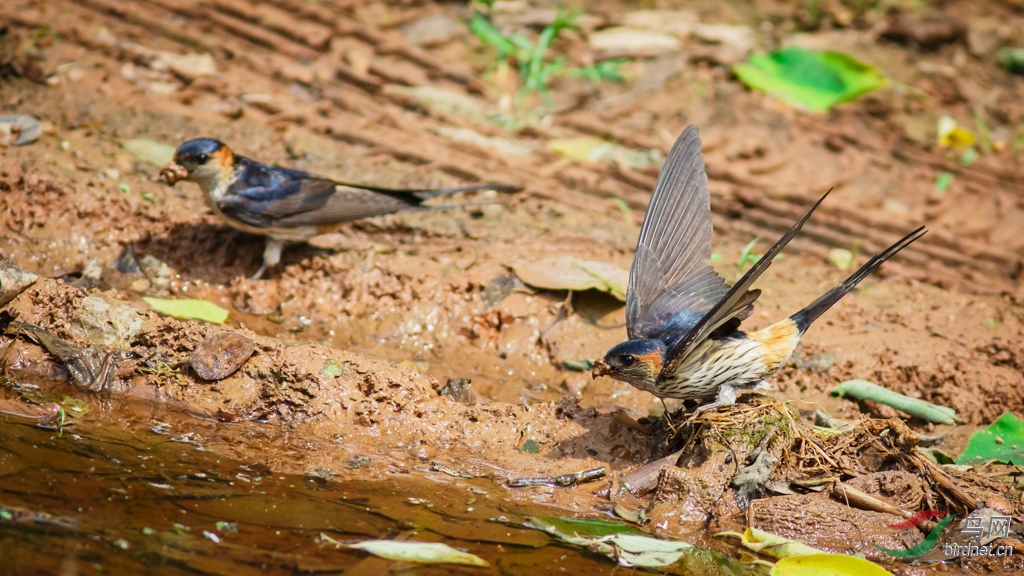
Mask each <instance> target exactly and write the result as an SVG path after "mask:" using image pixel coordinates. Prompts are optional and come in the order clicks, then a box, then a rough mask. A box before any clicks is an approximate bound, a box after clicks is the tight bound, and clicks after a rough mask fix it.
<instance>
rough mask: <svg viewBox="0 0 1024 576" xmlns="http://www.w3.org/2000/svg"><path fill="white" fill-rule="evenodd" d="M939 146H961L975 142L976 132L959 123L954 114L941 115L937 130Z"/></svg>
mask: <svg viewBox="0 0 1024 576" xmlns="http://www.w3.org/2000/svg"><path fill="white" fill-rule="evenodd" d="M936 131H937V132H938V135H939V146H944V147H946V148H960V147H963V146H970V145H971V144H974V134H972V133H970V132H969V131H967V130H965V129H963V128H961V127H960V126H958V125H957V123H956V120H954V119H953V117H952V116H940V117H939V120H938V127H937V130H936Z"/></svg>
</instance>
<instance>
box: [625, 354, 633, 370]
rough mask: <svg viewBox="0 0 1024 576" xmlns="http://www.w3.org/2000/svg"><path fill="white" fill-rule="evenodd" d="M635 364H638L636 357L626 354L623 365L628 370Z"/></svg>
mask: <svg viewBox="0 0 1024 576" xmlns="http://www.w3.org/2000/svg"><path fill="white" fill-rule="evenodd" d="M633 364H636V356H633V355H632V354H626V355H625V356H623V357H622V365H623V366H625V367H626V368H629V367H630V366H632V365H633Z"/></svg>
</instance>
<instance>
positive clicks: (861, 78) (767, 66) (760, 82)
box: [733, 46, 885, 111]
mask: <svg viewBox="0 0 1024 576" xmlns="http://www.w3.org/2000/svg"><path fill="white" fill-rule="evenodd" d="M733 72H734V73H735V74H736V76H737V77H739V79H740V80H741V81H742V82H743V83H744V84H746V85H747V86H749V87H750V88H753V89H755V90H759V91H761V92H765V93H767V94H771V95H774V96H778V97H779V98H782V99H783V100H785V101H787V102H789V103H790V104H793V105H800V106H804V107H806V108H807V109H809V110H814V111H823V110H828V109H829V108H831V107H832V106H835V105H836V104H839V103H841V102H847V101H850V100H853V99H854V98H856V97H857V96H860V95H861V94H864V93H866V92H870V91H872V90H875V89H876V88H879V87H881V86H883V85H884V84H885V76H883V75H882V74H881V73H880V72H879V71H878V70H875V69H874V68H872V67H871V66H868V65H867V64H864V63H863V62H861V61H859V60H857V59H856V58H854V57H853V56H850V55H848V54H843V53H842V52H832V51H824V52H819V51H816V50H806V49H804V48H800V47H798V46H790V47H788V48H783V49H782V50H778V51H775V52H772V53H770V54H755V55H753V56H751V57H750V59H749V60H748V61H747V62H745V63H739V64H736V65H735V66H733Z"/></svg>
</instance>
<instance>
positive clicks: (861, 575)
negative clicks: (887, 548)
mask: <svg viewBox="0 0 1024 576" xmlns="http://www.w3.org/2000/svg"><path fill="white" fill-rule="evenodd" d="M771 576H892V573H891V572H889V571H888V570H885V569H884V568H882V567H881V566H879V565H877V564H874V563H872V562H869V561H867V560H864V559H863V558H857V557H856V556H847V555H846V554H812V555H810V556H791V557H789V558H783V559H782V560H779V561H778V562H776V563H775V566H772V571H771Z"/></svg>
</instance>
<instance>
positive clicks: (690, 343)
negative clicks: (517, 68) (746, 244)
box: [593, 126, 926, 416]
mask: <svg viewBox="0 0 1024 576" xmlns="http://www.w3.org/2000/svg"><path fill="white" fill-rule="evenodd" d="M700 144H701V143H700V138H699V136H698V132H697V128H696V127H695V126H690V127H688V128H687V129H686V130H684V131H683V134H682V135H681V136H680V137H679V140H677V141H676V143H675V146H673V147H672V151H671V152H670V153H669V155H668V158H667V159H666V161H665V166H664V168H663V169H662V171H661V175H660V176H659V177H658V182H657V184H656V185H655V188H654V194H653V195H652V197H651V203H650V205H649V206H648V208H647V214H646V215H645V216H644V224H643V227H642V228H641V230H640V239H639V241H638V242H637V247H636V255H635V256H634V258H633V267H632V269H631V270H630V274H629V286H628V288H627V295H626V330H627V334H628V336H629V340H627V341H625V342H623V343H621V344H619V345H617V346H615V347H614V348H612V349H611V350H609V351H608V353H607V354H606V355H605V357H604V358H603V359H601V360H598V361H597V362H595V363H594V370H593V376H594V377H595V378H596V377H598V376H611V377H612V378H615V379H616V380H621V381H623V382H627V383H629V384H632V385H633V386H635V387H637V388H639V389H641V390H644V391H647V392H650V393H652V394H654V395H655V396H657V397H658V398H660V399H662V402H664V399H665V398H676V399H680V400H694V401H696V402H697V403H698V408H697V410H696V411H695V412H694V415H696V414H697V413H699V412H703V411H705V410H707V409H709V408H713V407H716V406H727V405H730V404H732V403H733V402H735V401H736V395H737V392H740V391H742V390H745V389H762V388H766V387H767V386H766V385H764V379H765V378H767V377H768V376H771V375H772V374H774V373H775V372H777V371H778V370H779V369H780V368H782V366H783V365H784V364H785V363H786V361H787V360H788V359H789V356H790V355H791V354H792V353H793V349H794V348H796V345H797V342H799V341H800V337H801V336H803V334H804V332H806V331H807V328H808V327H810V325H811V323H812V322H814V321H815V320H816V319H817V318H818V317H819V316H821V315H822V314H823V313H824V312H825V311H826V310H828V309H829V308H830V307H831V306H832V305H833V304H835V303H836V302H838V301H839V299H840V298H842V297H843V296H845V295H846V294H847V293H848V292H849V291H850V290H852V289H853V287H854V286H856V285H857V283H859V282H860V281H861V280H863V279H864V278H866V277H867V276H868V275H869V274H871V273H872V272H874V271H875V269H876V268H878V267H879V266H880V265H881V264H882V263H883V262H885V261H886V260H888V259H889V258H891V257H892V256H894V255H895V254H896V253H897V252H899V251H900V250H902V249H903V248H906V247H907V246H908V245H909V244H910V243H911V242H913V241H915V240H917V239H918V238H920V237H921V236H923V235H924V234H925V232H926V230H925V229H924V226H922V227H920V228H918V229H917V230H914V231H913V232H911V233H910V234H908V235H906V236H904V237H903V238H902V239H900V240H899V241H898V242H896V243H895V244H893V245H892V246H890V247H889V248H887V249H886V250H885V251H883V252H882V253H881V254H878V255H876V256H875V257H874V258H872V259H871V260H869V261H868V262H867V264H865V265H864V266H862V267H861V268H860V270H857V271H856V272H854V274H853V275H852V276H850V277H849V278H847V279H846V280H844V281H843V282H841V283H840V284H838V285H837V286H835V287H834V288H832V289H831V290H829V291H828V292H826V293H825V294H823V295H822V296H821V297H820V298H818V299H817V300H815V301H814V302H812V303H810V304H809V305H808V306H807V307H805V308H804V309H803V310H800V311H799V312H797V313H796V314H793V315H792V316H790V317H789V318H787V319H785V320H782V321H781V322H778V323H776V324H772V325H771V326H768V327H767V328H765V329H763V330H758V331H757V332H743V331H740V330H739V326H740V322H741V321H743V320H744V319H745V318H747V317H748V316H750V314H751V312H753V304H754V301H755V300H756V299H757V297H758V296H759V295H760V294H761V291H760V290H751V289H750V287H751V285H752V284H753V283H754V281H755V280H757V278H758V277H759V276H760V275H761V274H762V273H763V272H764V271H765V270H767V269H768V266H770V265H771V263H772V259H773V258H774V257H775V256H776V255H777V254H778V253H779V252H781V251H782V249H783V248H785V246H786V244H788V243H789V241H790V240H792V239H793V237H794V236H796V234H797V232H799V231H800V228H801V227H802V226H803V225H804V222H806V221H807V219H808V218H809V217H810V216H811V214H812V213H813V212H814V210H815V208H817V207H818V205H819V204H821V202H822V201H823V200H824V199H825V198H826V197H827V196H828V192H826V193H825V195H824V196H822V197H821V199H820V200H818V202H817V203H815V204H814V206H812V207H811V209H810V210H808V211H807V213H806V214H804V216H803V218H801V219H800V221H798V222H797V223H796V225H794V226H793V227H792V228H791V229H790V230H789V232H787V233H786V234H785V235H784V236H783V237H782V238H781V239H780V240H779V241H778V242H776V243H775V245H774V246H772V248H771V249H770V250H768V252H767V253H766V254H765V255H764V256H762V257H761V259H760V260H758V262H757V263H756V264H754V266H753V267H752V268H751V269H750V270H749V271H748V272H747V273H746V274H744V275H743V277H742V278H740V280H739V282H737V283H736V285H735V286H732V287H730V286H729V285H728V284H727V283H726V282H725V280H724V279H723V278H722V277H721V276H719V275H718V274H717V273H716V272H715V271H714V270H713V269H712V267H711V264H710V261H711V197H710V194H709V193H708V187H707V184H708V179H707V175H706V174H705V172H704V156H703V155H702V154H701V151H700ZM666 416H667V414H666Z"/></svg>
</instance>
